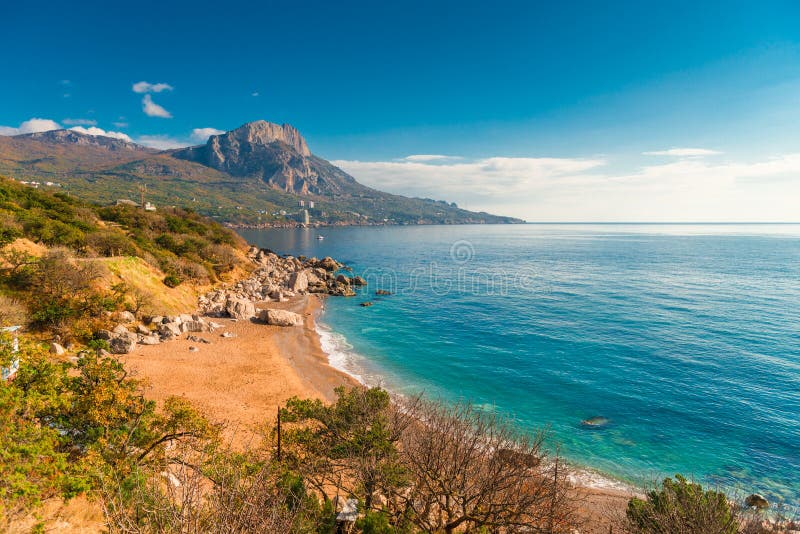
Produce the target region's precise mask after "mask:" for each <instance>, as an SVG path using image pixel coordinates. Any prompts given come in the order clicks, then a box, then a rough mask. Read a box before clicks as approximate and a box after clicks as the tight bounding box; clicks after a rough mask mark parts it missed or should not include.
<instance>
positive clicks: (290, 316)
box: [261, 310, 303, 326]
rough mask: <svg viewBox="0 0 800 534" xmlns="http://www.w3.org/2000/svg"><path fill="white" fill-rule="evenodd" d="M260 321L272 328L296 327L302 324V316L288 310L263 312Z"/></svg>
mask: <svg viewBox="0 0 800 534" xmlns="http://www.w3.org/2000/svg"><path fill="white" fill-rule="evenodd" d="M261 320H262V321H264V322H265V323H267V324H271V325H274V326H298V325H301V324H303V316H302V315H300V314H299V313H294V312H290V311H288V310H264V311H262V312H261Z"/></svg>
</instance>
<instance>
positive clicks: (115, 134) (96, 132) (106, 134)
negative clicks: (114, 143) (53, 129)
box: [70, 126, 133, 141]
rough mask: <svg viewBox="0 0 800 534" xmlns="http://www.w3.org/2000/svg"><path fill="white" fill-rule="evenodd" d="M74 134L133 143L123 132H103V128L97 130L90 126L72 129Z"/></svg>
mask: <svg viewBox="0 0 800 534" xmlns="http://www.w3.org/2000/svg"><path fill="white" fill-rule="evenodd" d="M70 130H72V131H73V132H78V133H82V134H86V135H95V136H102V137H113V138H114V139H122V140H123V141H133V139H131V138H130V137H129V136H128V134H125V133H122V132H114V131H110V130H108V131H107V130H103V129H102V128H97V127H96V126H90V127H89V128H84V127H83V126H74V127H72V128H70Z"/></svg>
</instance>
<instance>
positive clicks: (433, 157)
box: [399, 154, 463, 163]
mask: <svg viewBox="0 0 800 534" xmlns="http://www.w3.org/2000/svg"><path fill="white" fill-rule="evenodd" d="M459 159H463V158H460V157H459V156H443V155H441V154H413V155H411V156H406V157H404V158H401V159H400V160H399V161H412V162H423V163H425V162H434V161H454V160H459Z"/></svg>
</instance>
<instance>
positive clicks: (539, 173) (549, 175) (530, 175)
mask: <svg viewBox="0 0 800 534" xmlns="http://www.w3.org/2000/svg"><path fill="white" fill-rule="evenodd" d="M451 158H452V156H451ZM440 161H441V160H432V161H408V159H407V158H406V159H405V160H401V161H341V160H340V161H334V162H333V164H334V165H337V166H339V167H341V168H342V169H344V170H345V171H347V172H349V173H350V174H352V175H353V176H355V177H356V178H357V179H358V180H360V181H362V182H363V183H365V184H366V185H370V186H373V187H376V188H378V189H385V190H388V191H390V192H394V193H400V194H406V195H412V196H421V197H432V198H448V199H449V198H457V199H459V200H461V201H462V202H463V201H464V199H465V198H470V197H498V198H500V197H508V195H514V194H516V193H520V192H525V191H528V190H530V189H531V188H536V187H539V186H541V185H542V184H546V183H547V182H549V181H552V180H556V179H560V180H563V179H565V178H567V177H569V176H571V175H575V174H579V173H582V172H586V171H589V170H592V169H596V168H598V167H601V166H603V165H604V164H605V161H604V160H602V159H569V158H506V157H493V158H485V159H481V160H477V161H473V162H452V163H440Z"/></svg>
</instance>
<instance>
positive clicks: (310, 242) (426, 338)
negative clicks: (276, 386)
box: [242, 225, 800, 504]
mask: <svg viewBox="0 0 800 534" xmlns="http://www.w3.org/2000/svg"><path fill="white" fill-rule="evenodd" d="M320 233H322V234H324V235H325V240H324V241H318V240H316V238H315V237H316V235H317V234H320ZM242 234H243V235H244V237H245V238H246V239H248V241H250V242H251V243H254V244H257V245H259V246H262V247H267V248H271V249H273V250H275V251H276V252H280V253H291V254H294V255H301V254H303V255H306V256H318V257H322V256H326V255H330V256H333V257H335V258H337V259H339V260H342V261H344V262H346V263H347V264H348V265H350V266H352V267H353V268H354V271H355V273H357V274H362V275H364V276H365V277H366V278H367V279H368V280H369V282H370V286H369V288H368V289H366V290H362V292H361V294H359V296H358V297H355V298H350V299H328V302H327V304H326V312H325V314H324V315H323V317H322V322H323V323H324V325H325V326H324V327H323V328H327V329H329V330H330V332H327V331H326V335H325V344H326V347H327V348H328V350H329V351H330V352H331V354H332V361H333V363H335V364H336V365H338V366H341V367H343V368H346V369H348V370H349V371H350V372H352V373H354V374H358V375H359V376H361V377H362V378H363V379H364V380H366V381H368V382H374V381H376V380H380V381H381V382H382V383H383V384H384V385H385V386H387V387H389V388H390V389H392V390H395V391H398V392H409V393H410V392H417V391H420V390H424V391H425V392H426V395H428V396H431V397H442V398H445V399H467V400H469V401H472V402H474V403H476V404H478V405H480V406H482V407H485V409H489V410H497V411H499V412H501V413H503V414H507V415H510V416H512V417H513V418H514V419H515V421H516V422H517V424H519V425H520V426H521V427H522V428H525V429H534V428H540V427H548V428H549V429H550V432H551V438H552V441H553V442H557V443H559V444H560V446H561V448H562V451H563V452H564V454H565V455H566V456H567V457H568V458H569V459H571V460H572V461H573V462H575V463H577V464H581V465H584V466H588V467H591V468H594V469H597V470H600V471H602V472H604V473H608V474H611V475H613V476H614V477H617V478H619V479H622V480H625V481H629V482H633V483H636V484H641V483H644V482H649V481H652V480H653V479H654V478H655V477H657V476H662V475H664V474H673V473H684V474H690V475H694V477H695V478H696V479H700V480H705V481H707V482H711V483H713V484H718V485H721V486H725V487H730V488H736V489H738V490H740V491H747V492H751V491H758V492H761V493H764V494H766V495H768V496H770V497H772V498H773V499H774V498H778V499H782V500H784V501H788V502H791V503H795V504H796V503H797V502H798V501H800V498H798V495H800V422H799V421H798V415H800V226H794V225H751V226H738V225H705V226H700V225H674V226H666V225H520V226H452V227H386V228H325V229H321V230H314V229H308V230H306V229H298V230H268V231H242ZM377 288H383V289H388V290H391V291H393V292H395V295H392V296H390V297H376V296H374V294H373V293H374V290H375V289H377ZM365 300H371V301H373V302H374V305H373V306H372V307H368V308H364V307H360V306H359V303H360V302H362V301H365ZM592 416H603V417H607V418H609V419H610V423H609V424H608V426H606V427H604V428H602V429H596V430H587V429H585V428H583V427H581V425H580V421H581V420H583V419H585V418H588V417H592Z"/></svg>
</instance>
